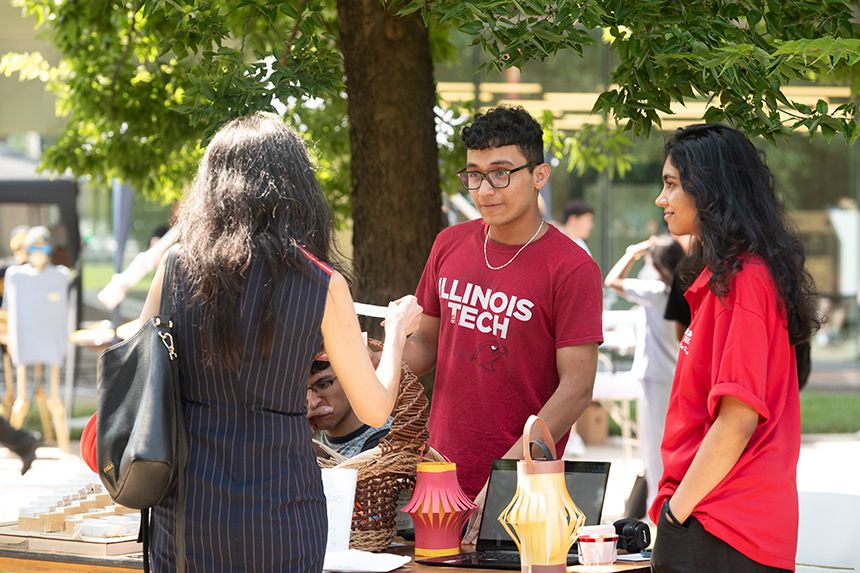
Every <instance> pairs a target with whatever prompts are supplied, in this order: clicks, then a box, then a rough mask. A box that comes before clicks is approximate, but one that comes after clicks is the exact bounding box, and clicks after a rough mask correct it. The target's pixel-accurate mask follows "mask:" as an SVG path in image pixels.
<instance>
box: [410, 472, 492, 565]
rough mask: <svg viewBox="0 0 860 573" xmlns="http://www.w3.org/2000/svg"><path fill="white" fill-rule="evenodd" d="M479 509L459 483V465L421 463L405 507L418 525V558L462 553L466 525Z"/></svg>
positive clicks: (416, 535)
mask: <svg viewBox="0 0 860 573" xmlns="http://www.w3.org/2000/svg"><path fill="white" fill-rule="evenodd" d="M476 507H477V506H476V505H475V504H474V503H472V500H470V499H469V498H468V497H466V494H465V493H463V490H462V489H461V488H460V484H459V483H458V482H457V464H454V463H452V462H421V463H419V464H418V471H417V475H416V479H415V491H414V493H413V494H412V498H411V499H410V500H409V502H408V503H407V504H406V505H405V506H403V512H404V513H408V514H409V515H410V516H411V517H412V522H413V523H414V524H415V557H417V558H419V559H420V558H424V557H442V556H445V555H454V554H455V553H459V552H460V538H461V535H462V533H463V526H464V525H465V524H466V520H467V519H469V516H470V515H471V514H472V512H473V511H475V508H476Z"/></svg>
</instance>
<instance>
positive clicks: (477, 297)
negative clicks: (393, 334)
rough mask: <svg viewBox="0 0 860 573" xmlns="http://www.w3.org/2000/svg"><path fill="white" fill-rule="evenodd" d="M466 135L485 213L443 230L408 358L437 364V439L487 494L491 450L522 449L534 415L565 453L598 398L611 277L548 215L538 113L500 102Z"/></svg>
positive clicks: (470, 183) (461, 472) (414, 364)
mask: <svg viewBox="0 0 860 573" xmlns="http://www.w3.org/2000/svg"><path fill="white" fill-rule="evenodd" d="M462 138H463V142H464V143H465V146H466V150H467V151H466V167H465V168H464V169H463V170H462V171H460V172H459V173H458V176H459V178H460V182H461V183H462V184H463V186H464V187H465V188H466V189H468V190H469V192H470V194H471V196H472V200H473V201H474V203H475V205H476V206H477V208H478V210H479V211H480V213H481V220H476V221H470V222H467V223H462V224H459V225H454V226H453V227H449V228H447V229H445V230H443V231H442V232H441V233H440V234H439V236H438V237H437V238H436V241H435V243H434V245H433V250H432V251H431V253H430V257H429V259H428V261H427V264H426V266H425V267H424V272H423V274H422V276H421V282H420V283H419V285H418V289H417V292H416V296H417V297H418V300H419V302H420V304H421V306H422V307H423V309H424V315H423V316H422V318H421V324H420V326H419V328H418V331H417V332H415V333H414V334H413V335H412V336H411V337H410V338H409V339H408V341H407V344H406V349H405V350H404V360H405V361H406V362H407V363H408V364H409V365H410V367H411V368H412V369H413V370H414V371H416V372H418V373H424V372H427V371H429V370H430V369H432V368H433V367H434V366H435V368H436V378H435V384H434V388H433V400H432V407H431V410H430V444H431V445H432V446H433V447H434V448H436V449H438V450H439V451H440V452H442V453H443V454H444V455H446V456H448V457H449V458H451V460H452V461H454V462H456V464H457V474H458V477H459V480H460V484H461V485H462V487H463V489H464V491H465V492H466V494H468V495H469V496H471V497H476V496H477V497H478V501H479V502H481V503H482V502H483V488H484V487H485V484H486V481H487V478H488V476H489V473H490V465H491V462H492V460H493V459H494V458H503V457H504V458H513V459H520V458H521V457H522V454H523V452H522V447H521V445H520V440H519V438H520V436H521V435H522V431H523V425H524V424H525V422H526V420H527V419H528V416H529V415H531V414H538V415H540V416H541V417H542V418H543V419H544V420H545V421H546V422H547V424H548V425H549V428H550V431H551V432H552V435H553V438H554V439H555V440H556V449H557V452H558V453H559V454H561V453H562V451H563V449H564V443H565V442H566V436H567V432H568V431H569V429H570V426H571V424H572V423H573V422H575V421H576V419H577V418H579V416H580V414H581V413H582V411H583V410H584V409H585V407H586V406H587V405H588V404H589V403H590V402H591V392H592V387H593V385H594V375H595V371H596V369H597V345H598V344H600V343H601V342H602V322H601V312H602V288H601V276H600V270H599V269H598V267H597V265H596V264H595V262H594V260H593V259H592V258H591V257H590V256H588V255H587V254H586V253H585V251H583V250H582V249H580V248H578V247H576V246H574V243H573V242H572V241H571V240H570V239H569V238H567V237H566V236H565V235H564V234H563V233H561V232H560V231H558V230H557V229H555V228H554V227H552V226H551V225H549V224H547V223H546V222H545V221H544V220H543V218H542V216H541V212H540V209H539V207H538V193H539V191H540V189H541V188H542V187H543V186H544V185H545V184H546V182H547V180H548V179H549V174H550V167H549V165H547V164H546V163H545V162H544V155H543V132H542V129H541V127H540V125H539V124H538V123H537V122H536V121H535V120H534V118H532V117H531V116H530V115H529V114H528V113H527V112H526V111H525V110H523V109H522V108H509V107H499V108H496V109H493V110H490V111H488V112H487V113H485V114H479V115H478V116H477V117H476V118H475V121H474V123H473V124H472V125H471V126H467V127H465V128H464V129H463V131H462ZM479 492H481V495H478V494H479Z"/></svg>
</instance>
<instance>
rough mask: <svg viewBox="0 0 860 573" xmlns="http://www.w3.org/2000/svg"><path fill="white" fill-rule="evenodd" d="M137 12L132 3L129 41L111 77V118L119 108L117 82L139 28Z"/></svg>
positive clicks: (114, 117)
mask: <svg viewBox="0 0 860 573" xmlns="http://www.w3.org/2000/svg"><path fill="white" fill-rule="evenodd" d="M135 14H137V7H136V6H135V3H134V2H132V4H131V27H130V28H129V30H128V42H127V43H126V45H125V48H123V50H122V53H121V54H120V56H119V59H118V60H117V62H116V67H115V68H114V71H113V78H112V79H111V94H110V110H111V119H114V120H115V119H116V115H117V108H116V93H117V83H118V82H119V75H120V73H122V67H123V66H124V65H125V63H126V61H127V60H128V57H129V54H130V53H131V48H132V46H133V45H134V37H135V36H136V35H137V28H136V27H135V19H134V15H135Z"/></svg>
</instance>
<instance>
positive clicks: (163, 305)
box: [158, 245, 179, 316]
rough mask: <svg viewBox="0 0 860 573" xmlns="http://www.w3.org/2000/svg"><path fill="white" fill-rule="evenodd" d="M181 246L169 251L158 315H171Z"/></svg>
mask: <svg viewBox="0 0 860 573" xmlns="http://www.w3.org/2000/svg"><path fill="white" fill-rule="evenodd" d="M178 249H179V245H173V246H172V247H170V250H169V251H167V262H166V263H165V265H164V280H163V281H162V282H161V302H160V304H159V305H158V314H160V315H161V316H167V315H169V314H170V295H171V293H172V292H173V273H174V269H175V268H176V252H177V250H178Z"/></svg>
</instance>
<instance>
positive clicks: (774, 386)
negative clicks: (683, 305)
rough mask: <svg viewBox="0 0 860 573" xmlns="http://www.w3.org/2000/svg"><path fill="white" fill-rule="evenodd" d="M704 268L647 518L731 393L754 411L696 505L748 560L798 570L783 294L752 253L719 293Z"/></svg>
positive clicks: (795, 450) (795, 423)
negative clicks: (744, 440)
mask: <svg viewBox="0 0 860 573" xmlns="http://www.w3.org/2000/svg"><path fill="white" fill-rule="evenodd" d="M710 277H711V273H710V271H708V270H707V269H706V270H704V271H703V272H702V274H701V275H699V277H698V278H697V279H696V281H695V282H694V283H693V285H692V286H691V287H690V288H689V290H688V291H687V293H686V294H685V297H686V298H687V301H688V302H689V303H690V308H691V310H692V313H693V321H692V322H691V324H690V327H689V328H688V329H687V331H686V332H685V333H684V338H683V340H682V341H681V345H680V352H679V354H678V366H677V368H676V370H675V378H674V381H673V383H672V394H671V397H670V399H669V409H668V412H667V415H666V427H665V431H664V434H663V443H662V453H663V468H664V469H663V477H662V479H661V480H660V490H659V492H658V495H657V498H656V500H655V501H654V505H652V506H651V510H650V515H651V519H652V520H654V521H655V522H656V521H657V517H658V514H659V509H660V507H661V506H662V505H663V502H664V501H666V499H668V498H670V497H671V496H672V494H673V493H674V492H675V490H676V489H677V488H678V484H679V483H680V481H681V479H682V478H683V477H684V475H685V474H686V473H687V469H688V468H689V467H690V464H691V463H692V461H693V457H694V456H695V455H696V452H697V451H698V450H699V446H700V445H701V444H702V440H704V438H705V435H706V434H707V432H708V430H709V429H710V428H711V425H712V424H713V423H714V420H715V419H716V417H717V414H718V413H719V405H720V398H721V397H722V396H734V397H735V398H738V399H739V400H742V401H743V402H745V403H746V404H748V405H750V406H751V407H752V408H754V409H755V411H756V412H758V414H759V425H758V428H757V429H756V430H755V432H754V433H753V435H752V438H750V441H749V443H748V444H747V447H746V449H744V451H743V453H742V454H741V456H740V458H739V459H738V461H737V463H736V464H735V466H734V468H732V470H731V471H730V472H729V473H728V475H726V477H725V478H724V479H723V480H722V481H721V482H720V483H719V484H717V486H716V487H715V488H714V489H713V490H712V491H711V492H710V493H709V494H708V495H707V496H705V498H704V499H702V501H700V502H699V504H698V505H697V506H696V508H695V509H694V510H693V515H694V516H695V517H696V519H698V520H699V521H700V522H701V523H702V526H704V528H705V529H706V530H707V531H709V532H710V533H712V534H713V535H715V536H716V537H718V538H720V539H722V540H723V541H725V542H726V543H728V544H729V545H731V546H732V547H734V548H735V549H737V550H738V551H740V552H741V553H743V554H744V555H746V556H747V557H749V558H750V559H752V560H754V561H757V562H759V563H763V564H765V565H769V566H772V567H779V568H783V569H791V570H793V569H794V557H795V553H796V550H797V483H796V473H797V472H796V470H797V458H798V455H799V453H800V398H799V391H798V385H797V365H796V363H795V356H794V351H793V348H792V346H791V345H790V343H789V340H788V324H787V321H786V319H785V317H784V313H783V312H781V305H782V301H781V299H780V297H779V295H778V293H777V290H776V286H775V284H774V282H773V280H772V279H771V276H770V272H769V270H768V268H767V266H766V265H765V264H764V262H763V261H762V260H761V259H760V258H758V257H748V258H746V260H745V261H744V264H743V267H742V268H741V270H740V271H738V273H737V274H736V275H735V277H734V278H733V279H732V281H731V287H730V290H729V293H728V294H727V295H726V296H725V297H724V298H722V299H720V298H717V297H716V296H715V295H714V294H713V293H711V291H710V290H709V289H708V279H710Z"/></svg>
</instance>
